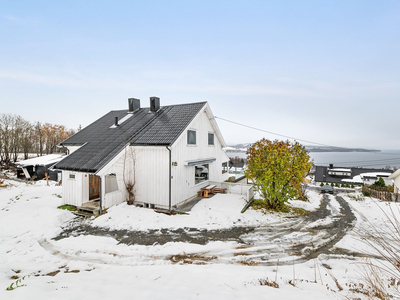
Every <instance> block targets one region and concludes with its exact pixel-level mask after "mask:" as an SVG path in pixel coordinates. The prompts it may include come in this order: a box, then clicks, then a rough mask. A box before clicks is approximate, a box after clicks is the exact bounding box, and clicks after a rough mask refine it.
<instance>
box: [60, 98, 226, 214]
mask: <svg viewBox="0 0 400 300" xmlns="http://www.w3.org/2000/svg"><path fill="white" fill-rule="evenodd" d="M60 145H61V146H64V147H66V148H67V149H68V150H69V155H68V156H67V157H66V158H65V159H63V160H62V161H60V162H59V163H57V164H56V165H55V167H54V168H56V169H60V170H62V178H63V183H62V184H63V203H64V204H71V205H75V206H82V205H83V204H84V203H87V202H89V201H97V202H100V210H101V209H102V208H108V207H110V206H113V205H116V204H119V203H122V202H123V201H126V200H127V199H128V192H127V189H126V187H125V184H126V183H134V187H133V190H132V191H133V193H134V196H135V201H134V203H135V204H137V205H143V206H145V207H147V206H150V207H157V208H164V209H171V208H172V207H173V206H175V205H177V204H179V203H181V202H183V201H185V200H187V199H190V198H192V197H194V196H196V195H197V192H198V191H199V190H200V188H202V187H204V186H206V185H208V184H209V182H210V181H213V182H222V181H224V180H226V179H227V178H228V173H225V172H224V171H223V166H227V163H228V161H229V158H228V156H227V155H226V153H225V151H224V150H223V149H222V148H223V147H226V144H225V142H224V139H223V137H222V135H221V132H220V130H219V128H218V126H217V123H216V121H215V118H214V116H213V114H212V112H211V109H210V106H209V105H208V103H207V102H199V103H189V104H181V105H170V106H160V99H159V98H157V97H151V98H150V108H141V107H140V100H138V99H134V98H130V99H129V109H128V110H118V111H111V112H109V113H108V114H106V115H105V116H103V117H101V118H100V119H98V120H97V121H95V122H93V123H92V124H90V125H89V126H87V127H86V128H84V129H82V130H81V131H79V132H78V133H76V134H75V135H73V136H72V137H70V138H68V139H67V140H65V141H63V142H62V143H60Z"/></svg>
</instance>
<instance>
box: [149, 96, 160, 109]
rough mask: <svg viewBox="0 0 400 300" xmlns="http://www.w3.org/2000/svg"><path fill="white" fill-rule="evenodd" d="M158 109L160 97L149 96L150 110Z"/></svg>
mask: <svg viewBox="0 0 400 300" xmlns="http://www.w3.org/2000/svg"><path fill="white" fill-rule="evenodd" d="M159 109H160V98H158V97H150V111H151V112H156V111H157V110H159Z"/></svg>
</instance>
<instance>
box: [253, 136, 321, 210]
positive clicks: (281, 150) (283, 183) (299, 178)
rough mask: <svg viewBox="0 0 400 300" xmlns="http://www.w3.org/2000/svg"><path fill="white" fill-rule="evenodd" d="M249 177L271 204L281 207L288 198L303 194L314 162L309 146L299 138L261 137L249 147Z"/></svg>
mask: <svg viewBox="0 0 400 300" xmlns="http://www.w3.org/2000/svg"><path fill="white" fill-rule="evenodd" d="M247 161H248V168H247V170H246V171H245V175H246V177H247V178H249V179H250V180H252V181H253V184H254V186H255V187H256V189H257V190H258V192H259V193H260V195H261V197H263V199H264V201H265V202H266V205H267V207H268V208H272V209H280V208H282V207H283V206H284V204H285V203H286V202H287V201H288V200H289V199H293V198H295V197H302V196H303V195H302V191H301V185H302V183H303V180H304V178H305V176H306V175H307V173H308V171H309V170H310V169H311V167H312V166H313V162H312V161H311V160H310V156H309V155H308V152H307V150H306V148H305V147H304V146H303V145H301V144H299V143H298V142H294V143H291V142H290V141H278V140H275V141H270V140H267V139H265V138H264V139H262V140H260V141H257V142H256V143H254V144H253V145H252V146H251V147H250V148H249V149H248V150H247Z"/></svg>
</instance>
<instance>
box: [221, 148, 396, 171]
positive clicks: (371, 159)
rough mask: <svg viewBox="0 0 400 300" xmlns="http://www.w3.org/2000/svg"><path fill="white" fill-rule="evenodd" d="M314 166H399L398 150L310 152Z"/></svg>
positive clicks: (243, 153)
mask: <svg viewBox="0 0 400 300" xmlns="http://www.w3.org/2000/svg"><path fill="white" fill-rule="evenodd" d="M227 154H228V156H229V157H233V158H234V157H239V158H246V153H245V152H227ZM309 154H310V157H311V159H312V160H313V161H314V164H315V165H316V166H327V165H329V164H333V165H334V166H336V167H364V168H379V169H380V168H385V167H390V168H400V150H382V151H381V152H310V153H309Z"/></svg>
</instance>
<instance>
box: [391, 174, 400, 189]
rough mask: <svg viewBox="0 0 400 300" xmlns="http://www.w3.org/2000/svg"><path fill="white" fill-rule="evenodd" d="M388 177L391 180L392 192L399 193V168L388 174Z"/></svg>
mask: <svg viewBox="0 0 400 300" xmlns="http://www.w3.org/2000/svg"><path fill="white" fill-rule="evenodd" d="M389 179H392V180H393V184H394V192H395V193H400V169H398V170H397V171H396V172H394V173H393V174H392V175H390V176H389Z"/></svg>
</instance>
